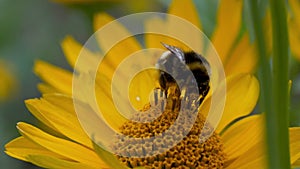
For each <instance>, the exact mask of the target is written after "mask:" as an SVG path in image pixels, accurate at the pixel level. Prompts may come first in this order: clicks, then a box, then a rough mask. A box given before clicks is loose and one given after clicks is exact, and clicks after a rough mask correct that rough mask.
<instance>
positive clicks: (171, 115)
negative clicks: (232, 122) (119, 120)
mask: <svg viewBox="0 0 300 169" xmlns="http://www.w3.org/2000/svg"><path fill="white" fill-rule="evenodd" d="M174 102H175V103H174ZM177 103H178V101H172V100H167V104H165V103H164V102H163V101H161V102H158V103H157V104H156V105H155V106H153V107H151V106H150V105H146V106H145V107H144V109H143V111H142V112H140V113H138V114H135V115H134V116H133V120H132V121H128V122H126V123H124V124H123V126H122V127H121V128H120V131H121V133H122V134H123V135H125V136H129V137H132V138H151V137H155V136H158V135H163V134H164V132H165V131H166V130H169V129H171V126H172V125H174V123H175V121H176V119H177V118H178V117H179V116H178V115H179V111H178V108H174V106H168V105H172V104H175V105H178V104H177ZM164 105H166V107H165V110H163V108H164ZM176 107H177V106H176ZM147 110H149V111H147ZM162 110H163V113H161V112H162ZM146 111H147V113H145V112H146ZM190 112H191V108H184V107H183V108H182V107H181V113H184V114H189V113H190ZM157 116H158V117H157ZM155 117H157V118H155ZM192 118H193V117H192V116H189V115H188V116H187V117H185V118H184V119H181V120H179V125H178V126H176V127H175V129H174V128H173V129H172V131H171V132H173V133H172V134H171V136H168V137H166V138H164V139H162V140H160V139H158V140H156V141H154V142H151V143H144V144H141V143H140V142H136V143H135V142H134V141H131V142H130V143H128V142H126V141H123V142H122V141H121V142H120V141H116V142H114V143H113V146H112V147H113V148H114V149H115V151H117V152H119V153H118V154H126V156H121V155H118V156H117V157H118V158H119V160H120V161H121V162H122V163H124V164H125V165H127V166H128V167H132V168H133V167H138V166H144V167H146V168H153V169H163V168H164V169H168V168H196V169H198V168H223V166H224V161H225V158H226V154H225V153H224V151H223V143H222V141H221V138H220V136H219V135H218V134H217V133H215V132H213V133H212V128H211V127H207V126H204V124H205V118H204V117H203V115H201V114H200V113H198V115H197V117H196V119H194V120H192ZM153 119H154V120H153ZM137 120H139V122H137ZM141 121H145V123H141ZM181 121H182V123H181ZM189 122H191V123H192V122H194V123H193V125H192V127H191V128H189V129H190V130H189V131H188V132H186V133H187V135H184V136H183V137H181V138H182V139H181V140H179V138H180V137H179V136H182V134H183V131H184V130H187V128H186V127H185V124H188V123H189ZM211 133H212V134H211ZM200 135H202V136H205V135H208V136H209V138H207V139H206V140H205V141H201V142H200V141H199V139H200ZM117 137H118V136H117ZM173 143H175V144H174V145H175V146H173V147H171V148H170V149H164V150H163V151H161V150H162V149H163V148H166V146H167V145H173ZM141 147H142V148H141ZM146 151H147V152H149V151H152V152H159V153H153V154H154V155H152V156H145V157H142V158H139V157H134V155H136V154H137V152H139V153H143V152H144V154H145V152H146ZM150 154H151V153H150Z"/></svg>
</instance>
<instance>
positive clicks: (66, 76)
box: [34, 61, 72, 95]
mask: <svg viewBox="0 0 300 169" xmlns="http://www.w3.org/2000/svg"><path fill="white" fill-rule="evenodd" d="M34 72H35V73H36V74H37V75H38V76H39V77H40V78H41V79H42V80H43V81H44V82H46V83H47V84H49V85H51V86H52V87H54V88H55V89H57V90H59V91H60V92H62V93H66V94H69V95H71V93H72V73H70V72H68V71H66V70H64V69H62V68H59V67H56V66H53V65H51V64H49V63H46V62H43V61H36V63H35V65H34ZM54 75H55V76H54Z"/></svg>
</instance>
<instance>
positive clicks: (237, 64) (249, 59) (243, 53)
mask: <svg viewBox="0 0 300 169" xmlns="http://www.w3.org/2000/svg"><path fill="white" fill-rule="evenodd" d="M257 56H258V55H257V53H256V48H255V45H254V44H250V39H249V35H248V34H244V36H243V38H242V39H241V41H240V42H239V43H238V44H237V46H236V47H235V49H234V50H233V53H232V54H231V56H230V58H228V60H227V62H226V64H225V73H226V76H229V75H232V74H235V73H254V70H255V68H256V64H257V60H258V58H257Z"/></svg>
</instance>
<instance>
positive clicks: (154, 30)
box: [145, 17, 201, 50]
mask: <svg viewBox="0 0 300 169" xmlns="http://www.w3.org/2000/svg"><path fill="white" fill-rule="evenodd" d="M180 21H181V20H180V19H178V18H177V17H168V19H167V20H163V19H162V18H159V17H153V18H150V19H148V20H147V21H146V22H145V30H146V32H147V34H145V44H146V47H147V48H158V49H163V50H166V49H165V47H164V46H163V45H162V44H161V43H162V42H163V43H166V44H170V45H172V46H177V47H179V48H181V49H183V50H188V49H189V48H188V47H187V46H186V45H185V44H184V43H183V42H182V40H186V39H189V40H186V42H195V41H196V42H195V43H198V44H199V42H197V41H199V40H201V38H200V37H199V38H198V39H197V38H195V35H193V36H186V35H187V34H188V35H189V34H193V33H191V32H188V33H187V30H184V29H185V26H186V25H182V22H180ZM188 28H189V27H188ZM181 37H184V38H181ZM175 38H178V39H179V40H177V39H175ZM193 45H194V46H196V45H195V44H193Z"/></svg>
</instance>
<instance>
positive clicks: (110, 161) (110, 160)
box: [94, 144, 129, 169]
mask: <svg viewBox="0 0 300 169" xmlns="http://www.w3.org/2000/svg"><path fill="white" fill-rule="evenodd" d="M94 149H95V151H96V153H97V154H98V156H99V157H100V158H101V159H102V160H103V161H105V162H106V164H107V165H109V166H110V167H111V168H117V169H129V168H128V167H127V166H125V165H124V164H122V163H121V162H120V161H119V160H118V159H117V158H116V156H115V155H114V154H112V153H110V152H108V151H106V150H104V149H103V148H102V147H100V146H99V145H97V144H94Z"/></svg>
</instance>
